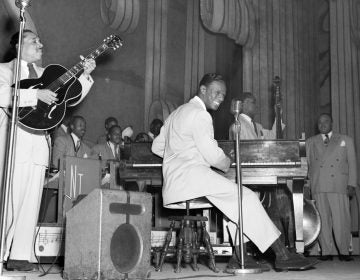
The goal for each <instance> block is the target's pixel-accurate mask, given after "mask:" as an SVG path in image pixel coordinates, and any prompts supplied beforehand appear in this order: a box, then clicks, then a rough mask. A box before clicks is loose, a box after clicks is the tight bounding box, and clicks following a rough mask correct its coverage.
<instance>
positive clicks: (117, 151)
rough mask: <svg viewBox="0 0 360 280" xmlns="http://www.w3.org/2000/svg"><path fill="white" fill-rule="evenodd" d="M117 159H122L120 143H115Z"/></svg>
mask: <svg viewBox="0 0 360 280" xmlns="http://www.w3.org/2000/svg"><path fill="white" fill-rule="evenodd" d="M115 159H116V160H120V147H119V145H115Z"/></svg>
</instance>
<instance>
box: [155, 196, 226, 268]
mask: <svg viewBox="0 0 360 280" xmlns="http://www.w3.org/2000/svg"><path fill="white" fill-rule="evenodd" d="M211 207H213V205H212V204H210V203H209V202H208V201H207V200H206V199H205V198H197V199H192V200H186V201H184V202H180V203H174V204H171V205H167V206H166V208H171V209H186V215H185V216H171V217H169V220H170V229H169V231H168V233H167V235H166V239H165V243H164V246H163V248H162V250H161V252H160V258H159V257H157V258H156V271H161V270H162V266H163V264H164V260H165V257H166V255H167V254H169V253H175V254H176V260H177V264H176V269H175V272H176V273H178V272H180V271H181V269H180V265H181V260H182V259H184V262H185V263H190V262H191V260H192V261H193V269H194V270H199V267H198V257H199V255H200V254H201V253H207V254H208V255H209V268H210V269H211V270H213V271H214V272H219V270H218V269H217V268H216V264H215V256H214V251H213V248H212V246H211V244H210V236H209V233H208V232H207V230H206V223H205V222H206V221H207V220H208V219H207V218H206V217H202V216H190V209H201V208H211ZM176 222H179V223H180V231H179V235H178V241H177V244H176V248H169V244H170V242H171V238H172V232H173V230H174V229H175V223H176ZM199 225H200V226H199ZM201 233H202V235H201ZM201 242H202V243H204V248H205V250H201V249H200V243H201Z"/></svg>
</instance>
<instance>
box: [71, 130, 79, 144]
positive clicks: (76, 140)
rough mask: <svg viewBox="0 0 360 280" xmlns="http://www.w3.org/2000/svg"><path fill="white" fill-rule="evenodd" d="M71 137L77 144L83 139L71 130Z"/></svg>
mask: <svg viewBox="0 0 360 280" xmlns="http://www.w3.org/2000/svg"><path fill="white" fill-rule="evenodd" d="M71 137H72V139H73V141H74V143H75V145H76V143H77V142H78V141H81V140H80V138H79V137H77V136H76V135H75V134H74V133H73V132H71Z"/></svg>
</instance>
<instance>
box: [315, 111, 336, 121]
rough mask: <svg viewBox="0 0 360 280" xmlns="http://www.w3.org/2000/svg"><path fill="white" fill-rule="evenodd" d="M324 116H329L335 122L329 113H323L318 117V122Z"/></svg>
mask: <svg viewBox="0 0 360 280" xmlns="http://www.w3.org/2000/svg"><path fill="white" fill-rule="evenodd" d="M322 116H328V117H329V118H330V121H331V122H333V118H332V116H331V115H330V114H329V113H321V114H320V115H319V117H318V120H319V119H320V118H321V117H322Z"/></svg>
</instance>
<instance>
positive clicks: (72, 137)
mask: <svg viewBox="0 0 360 280" xmlns="http://www.w3.org/2000/svg"><path fill="white" fill-rule="evenodd" d="M69 128H70V134H68V135H65V136H59V137H57V138H56V139H55V142H54V147H53V156H52V165H53V166H54V167H55V168H58V169H59V162H60V158H62V157H63V156H73V157H82V158H88V157H90V154H91V148H90V147H89V146H88V145H87V144H86V143H84V141H83V137H84V135H85V132H86V121H85V119H84V118H83V117H82V116H73V117H72V118H71V120H70V125H69Z"/></svg>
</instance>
